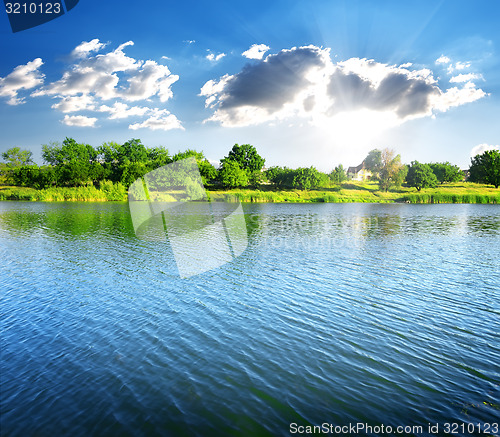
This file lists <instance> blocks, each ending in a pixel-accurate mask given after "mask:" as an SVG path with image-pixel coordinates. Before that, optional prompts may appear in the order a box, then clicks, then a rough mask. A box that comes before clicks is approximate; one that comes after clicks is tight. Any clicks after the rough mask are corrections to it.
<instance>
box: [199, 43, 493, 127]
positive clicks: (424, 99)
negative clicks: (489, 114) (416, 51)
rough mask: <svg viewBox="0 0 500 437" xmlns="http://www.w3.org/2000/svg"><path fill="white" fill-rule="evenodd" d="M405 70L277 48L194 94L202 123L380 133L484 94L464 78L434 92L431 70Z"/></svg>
mask: <svg viewBox="0 0 500 437" xmlns="http://www.w3.org/2000/svg"><path fill="white" fill-rule="evenodd" d="M411 66H412V64H410V63H406V64H402V65H400V66H395V65H388V64H383V63H380V62H376V61H375V60H373V59H361V58H350V59H347V60H345V61H341V62H337V63H333V62H332V60H331V57H330V52H329V49H327V48H319V47H316V46H306V47H299V48H296V47H294V48H292V49H290V50H282V51H280V52H278V53H277V54H271V55H268V56H267V57H265V58H264V59H262V60H260V61H258V62H256V63H254V64H247V65H245V67H244V68H243V69H242V70H241V71H240V72H239V73H236V74H233V75H229V74H226V75H224V76H222V77H221V78H220V79H219V80H209V81H208V82H206V83H205V84H204V85H203V87H202V88H201V91H200V96H203V97H204V98H205V106H206V107H208V108H211V109H212V110H213V112H212V115H211V116H210V117H209V118H208V119H207V120H205V122H207V121H214V122H218V123H220V124H222V125H223V126H249V125H256V124H261V123H273V122H275V121H279V120H282V121H283V120H288V123H289V122H290V121H297V122H300V120H304V119H305V120H306V121H309V122H310V123H312V124H315V125H318V126H329V127H330V128H331V129H332V133H335V132H338V131H341V130H345V127H346V126H348V127H349V129H351V130H352V131H355V130H358V131H359V130H360V125H361V124H360V123H361V121H362V122H363V125H364V126H373V129H374V130H380V129H382V130H383V129H384V127H385V128H388V127H393V126H395V125H398V124H401V123H403V122H405V121H407V120H410V119H414V118H420V117H427V116H433V115H434V113H435V112H436V111H447V110H448V109H449V108H451V107H454V106H460V105H463V104H466V103H469V102H473V101H475V100H478V99H480V98H482V97H484V96H485V95H486V93H485V92H484V91H483V90H481V89H479V88H477V87H476V86H475V85H474V84H473V83H472V82H470V81H468V82H467V83H465V84H463V85H462V86H460V87H457V86H455V87H452V88H449V89H442V88H441V87H440V86H439V84H438V82H437V80H436V79H435V78H434V75H433V72H432V71H431V70H429V69H427V68H421V69H411ZM334 126H335V127H336V129H337V130H333V127H334Z"/></svg>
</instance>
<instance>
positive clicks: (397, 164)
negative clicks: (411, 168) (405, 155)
mask: <svg viewBox="0 0 500 437" xmlns="http://www.w3.org/2000/svg"><path fill="white" fill-rule="evenodd" d="M364 163H365V167H366V168H367V169H368V170H370V171H371V172H372V173H373V175H374V179H375V180H377V181H378V183H379V188H380V190H382V191H388V190H389V188H391V187H394V188H397V187H400V186H401V184H402V183H403V181H404V179H405V176H406V172H407V171H408V169H407V167H406V166H405V165H404V164H402V163H401V156H400V155H396V154H395V153H394V151H393V150H391V149H388V148H385V149H383V150H379V149H373V150H372V151H370V152H369V153H368V156H367V157H366V158H365V160H364Z"/></svg>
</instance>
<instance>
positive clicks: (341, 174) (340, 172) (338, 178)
mask: <svg viewBox="0 0 500 437" xmlns="http://www.w3.org/2000/svg"><path fill="white" fill-rule="evenodd" d="M330 179H331V180H332V181H333V182H335V183H336V184H341V183H342V182H344V181H345V180H347V174H346V171H345V169H344V166H343V165H342V164H339V165H338V166H337V167H335V169H334V170H333V171H332V172H331V173H330Z"/></svg>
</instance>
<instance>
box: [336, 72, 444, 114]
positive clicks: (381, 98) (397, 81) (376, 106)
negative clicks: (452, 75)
mask: <svg viewBox="0 0 500 437" xmlns="http://www.w3.org/2000/svg"><path fill="white" fill-rule="evenodd" d="M327 89H328V94H329V96H330V97H331V98H332V100H333V105H332V107H331V110H330V112H331V113H337V112H341V111H346V110H353V109H359V108H367V109H373V110H381V111H385V110H392V111H394V112H395V113H396V114H397V115H398V116H399V117H400V118H405V117H408V116H411V115H418V114H425V113H427V112H428V111H429V110H430V109H431V101H430V97H431V96H433V95H439V89H438V88H437V87H436V86H435V85H432V84H430V83H428V82H426V81H425V79H424V78H422V77H417V78H415V77H411V76H409V75H408V74H407V72H405V71H398V70H396V71H393V72H390V73H388V74H387V75H386V76H385V77H384V79H382V81H381V82H380V84H379V85H378V86H375V85H374V84H373V83H372V82H370V81H368V80H366V79H364V78H362V77H361V76H359V75H358V74H356V73H344V72H343V71H342V70H339V69H337V70H336V71H335V72H334V73H333V74H332V76H331V79H330V83H329V84H328V88H327Z"/></svg>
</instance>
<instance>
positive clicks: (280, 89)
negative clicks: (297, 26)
mask: <svg viewBox="0 0 500 437" xmlns="http://www.w3.org/2000/svg"><path fill="white" fill-rule="evenodd" d="M324 66H325V63H324V59H323V57H322V52H321V51H320V49H318V48H317V47H301V48H298V49H292V50H288V51H281V52H279V53H278V54H276V55H271V56H268V57H267V58H266V60H265V61H262V62H257V63H254V64H247V65H246V66H245V67H244V68H243V70H242V71H241V72H240V73H238V74H236V75H234V76H232V77H231V79H230V80H229V81H228V82H227V84H226V86H225V87H224V97H223V98H222V99H221V102H220V109H222V110H228V109H232V108H237V107H240V106H256V107H260V108H263V109H267V110H269V111H276V110H279V109H280V108H282V107H283V105H284V104H285V103H287V102H289V101H291V100H293V98H294V96H295V95H296V94H297V93H298V92H299V91H300V90H302V89H303V88H304V87H305V86H307V85H308V84H309V81H308V80H307V78H306V75H307V73H308V71H310V70H311V68H313V67H320V68H321V67H324Z"/></svg>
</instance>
